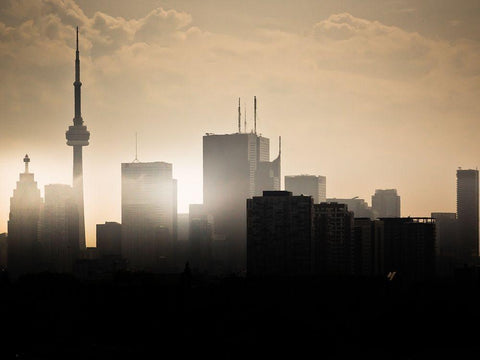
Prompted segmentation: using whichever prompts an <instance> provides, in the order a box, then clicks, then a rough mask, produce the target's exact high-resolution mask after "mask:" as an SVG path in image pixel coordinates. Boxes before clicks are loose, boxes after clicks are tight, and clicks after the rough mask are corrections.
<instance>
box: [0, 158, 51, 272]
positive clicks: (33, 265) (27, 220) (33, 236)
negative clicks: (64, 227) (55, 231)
mask: <svg viewBox="0 0 480 360" xmlns="http://www.w3.org/2000/svg"><path fill="white" fill-rule="evenodd" d="M23 161H24V163H25V172H24V173H21V174H20V180H19V181H17V188H16V189H15V190H13V196H12V197H11V198H10V216H9V220H8V271H9V273H10V274H11V275H12V276H13V277H14V278H16V277H18V276H19V275H21V274H25V273H29V272H34V271H36V270H37V268H38V260H39V259H38V248H39V243H38V220H39V216H40V210H41V208H42V205H43V199H42V198H41V197H40V190H39V189H38V187H37V182H36V181H35V180H34V176H33V173H30V172H29V171H28V165H29V163H30V158H29V157H28V155H25V158H24V159H23Z"/></svg>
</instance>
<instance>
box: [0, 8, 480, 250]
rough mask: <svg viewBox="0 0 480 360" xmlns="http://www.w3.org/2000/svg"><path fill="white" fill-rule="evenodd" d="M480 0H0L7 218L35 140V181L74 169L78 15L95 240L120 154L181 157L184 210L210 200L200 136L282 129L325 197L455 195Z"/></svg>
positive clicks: (475, 148)
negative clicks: (240, 117) (71, 138)
mask: <svg viewBox="0 0 480 360" xmlns="http://www.w3.org/2000/svg"><path fill="white" fill-rule="evenodd" d="M479 16H480V2H479V1H478V0H474V1H469V0H464V1H461V2H458V1H453V0H449V1H445V0H435V1H432V0H429V1H418V0H415V1H413V0H412V1H407V0H405V1H402V0H398V1H384V0H375V1H373V0H364V1H358V0H345V1H338V0H323V1H313V0H312V1H307V0H295V1H281V0H268V1H261V0H255V1H253V0H242V1H238V0H237V1H229V0H206V1H198V0H179V1H173V0H165V1H153V0H138V1H129V0H121V1H119V0H116V1H106V0H77V1H76V2H75V1H73V0H64V1H61V0H36V1H35V0H24V1H23V0H12V1H7V0H1V1H0V79H1V80H0V124H1V127H0V173H1V176H0V232H3V231H6V228H7V220H8V211H9V206H10V205H9V198H10V196H12V193H13V189H14V188H15V182H16V181H17V180H18V174H19V173H20V172H21V171H23V162H22V159H23V157H24V155H25V153H28V154H29V156H30V157H31V164H30V169H31V171H33V172H34V173H35V178H36V180H37V181H38V185H39V187H40V189H41V192H42V196H43V191H44V186H45V185H46V184H51V183H71V177H72V148H71V147H67V146H66V143H65V131H66V130H67V127H68V126H69V125H71V124H72V118H73V85H72V83H73V81H74V58H75V52H74V48H75V30H74V28H75V26H77V25H78V26H79V28H80V59H81V67H82V73H81V76H82V79H81V80H82V82H83V86H82V115H83V119H84V121H85V124H86V125H87V127H88V129H89V130H90V133H91V137H90V146H88V147H86V148H84V182H85V218H86V226H87V245H89V246H93V245H94V244H95V224H97V223H103V222H105V221H120V220H121V219H120V203H121V199H120V163H122V162H129V161H132V160H133V159H134V157H135V132H137V133H138V141H139V145H138V149H139V159H140V161H166V162H170V163H173V170H174V176H175V177H176V178H177V179H178V188H179V194H178V198H179V211H180V212H186V211H187V210H188V204H189V203H198V202H201V201H202V136H203V135H204V133H206V132H214V133H232V132H235V131H236V128H237V108H236V107H237V101H238V97H241V98H242V112H243V106H244V105H243V103H246V106H247V119H248V126H249V128H250V127H251V125H252V114H253V96H257V101H258V123H257V130H258V132H260V133H262V134H263V135H264V136H267V137H269V138H270V139H271V157H272V158H273V157H274V155H276V152H277V150H278V146H277V138H278V136H280V135H281V136H282V175H293V174H301V173H304V174H305V173H308V174H316V175H325V176H327V197H354V196H359V197H360V198H364V199H365V200H367V202H368V203H371V195H372V194H373V193H374V191H375V189H376V188H397V189H398V191H399V194H400V196H401V200H402V215H403V216H409V215H410V216H428V215H429V214H430V212H432V211H451V212H454V211H455V210H456V208H455V192H456V185H455V171H456V169H457V168H458V167H459V166H461V167H463V168H475V167H476V166H477V165H478V164H479V155H480V141H479V139H480V137H479V133H480V125H479V123H480V22H479V21H478V19H479V18H480V17H479Z"/></svg>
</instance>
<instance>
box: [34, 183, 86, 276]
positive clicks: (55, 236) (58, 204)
mask: <svg viewBox="0 0 480 360" xmlns="http://www.w3.org/2000/svg"><path fill="white" fill-rule="evenodd" d="M76 200H77V199H76V198H75V194H74V192H73V188H72V187H71V186H69V185H64V184H50V185H45V205H44V207H43V210H42V211H41V213H40V222H39V239H40V243H41V245H42V250H41V258H42V268H43V269H44V270H48V271H52V272H58V273H71V272H72V271H73V264H74V263H75V261H76V260H77V259H78V258H79V257H80V253H82V252H83V250H85V249H82V248H81V247H80V241H79V236H80V232H79V230H78V227H79V225H80V224H79V219H80V218H79V216H78V208H77V201H76Z"/></svg>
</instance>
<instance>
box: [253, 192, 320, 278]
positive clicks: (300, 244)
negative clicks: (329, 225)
mask: <svg viewBox="0 0 480 360" xmlns="http://www.w3.org/2000/svg"><path fill="white" fill-rule="evenodd" d="M312 219H313V199H312V197H311V196H292V193H291V192H289V191H264V192H263V196H254V197H253V198H252V199H248V200H247V274H248V275H249V276H268V275H308V274H311V273H312V270H313V267H314V264H313V261H314V259H313V256H312V255H313V222H312Z"/></svg>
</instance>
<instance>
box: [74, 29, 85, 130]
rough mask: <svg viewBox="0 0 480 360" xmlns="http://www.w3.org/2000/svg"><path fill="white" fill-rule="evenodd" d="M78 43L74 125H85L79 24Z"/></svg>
mask: <svg viewBox="0 0 480 360" xmlns="http://www.w3.org/2000/svg"><path fill="white" fill-rule="evenodd" d="M76 38H77V45H76V49H77V50H76V51H75V82H74V83H73V86H74V87H75V117H74V118H73V124H74V125H83V119H82V105H81V90H80V88H81V86H82V83H81V82H80V52H79V51H78V26H77V36H76Z"/></svg>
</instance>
